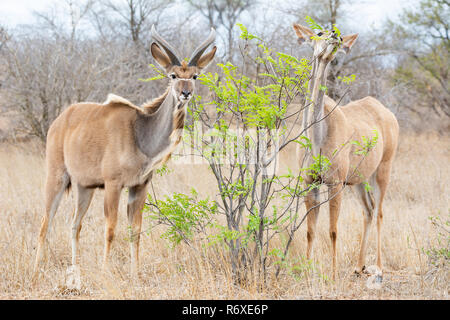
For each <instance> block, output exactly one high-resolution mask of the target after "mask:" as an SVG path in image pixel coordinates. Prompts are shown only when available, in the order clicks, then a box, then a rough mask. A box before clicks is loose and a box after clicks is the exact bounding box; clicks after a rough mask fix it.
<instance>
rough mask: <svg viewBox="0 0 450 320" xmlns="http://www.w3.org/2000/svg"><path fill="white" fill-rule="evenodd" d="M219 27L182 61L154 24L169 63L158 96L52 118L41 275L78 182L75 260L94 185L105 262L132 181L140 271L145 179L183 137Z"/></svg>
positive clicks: (134, 250) (160, 57) (134, 252)
mask: <svg viewBox="0 0 450 320" xmlns="http://www.w3.org/2000/svg"><path fill="white" fill-rule="evenodd" d="M214 40H215V31H214V29H212V30H211V32H210V34H209V36H208V38H207V39H206V40H205V41H204V42H203V43H202V44H200V46H199V47H198V48H197V49H196V50H195V51H194V53H193V54H192V57H191V59H190V60H189V62H186V61H184V60H181V59H179V58H178V56H177V55H176V53H175V50H174V49H173V47H172V46H170V45H169V44H168V43H167V42H166V41H165V40H164V39H163V38H162V37H161V36H160V35H159V34H158V33H157V32H156V30H155V28H154V27H152V41H153V42H152V44H151V47H150V49H151V54H152V56H153V58H154V59H155V60H156V61H157V62H158V64H159V65H160V66H161V67H162V68H163V69H164V70H165V72H166V74H167V75H168V77H169V79H170V82H169V86H168V87H167V89H166V91H165V92H164V93H163V94H162V95H161V96H160V97H158V98H156V99H154V100H152V101H150V102H147V103H145V104H144V105H142V106H140V107H139V106H135V105H134V104H132V103H131V102H129V101H127V100H126V99H124V98H121V97H118V96H115V95H111V94H110V95H109V96H108V98H107V100H106V102H104V103H103V104H97V103H78V104H74V105H71V106H70V107H68V108H67V109H66V110H65V111H64V112H62V113H61V114H60V115H59V116H58V118H56V120H55V121H54V122H53V123H52V125H51V127H50V129H49V131H48V137H47V147H46V163H47V180H46V186H45V208H46V212H45V215H44V217H43V220H42V226H41V230H40V234H39V244H38V249H37V255H36V260H35V266H34V269H35V275H36V271H37V269H38V267H39V263H40V260H41V258H42V254H43V246H44V242H45V238H46V235H47V230H48V228H49V225H50V224H51V221H52V219H53V217H54V215H55V213H56V210H57V207H58V204H59V202H60V200H61V196H62V195H63V193H64V191H65V190H67V189H69V187H70V186H73V187H75V188H76V189H77V191H78V192H77V200H76V201H77V202H76V211H75V214H74V217H73V222H72V264H73V265H77V252H78V239H79V235H80V230H81V221H82V219H83V216H84V215H85V213H86V211H87V209H88V207H89V204H90V202H91V199H92V195H93V193H94V190H95V189H96V188H104V190H105V191H104V192H105V194H104V214H105V217H106V228H105V247H104V260H103V266H104V267H106V266H107V265H108V256H109V252H110V248H111V243H112V241H113V238H114V229H115V227H116V223H117V210H118V205H119V198H120V193H121V190H122V189H123V188H128V193H129V194H128V206H127V216H128V224H129V226H130V233H131V234H130V242H131V245H130V246H131V273H132V275H134V276H135V275H136V274H137V268H138V251H139V234H140V231H141V223H142V212H141V211H142V208H143V206H144V202H145V199H146V194H147V185H148V183H149V181H150V179H151V178H152V172H153V170H154V169H155V167H156V166H157V165H161V164H162V163H164V162H166V161H167V160H168V159H169V157H170V155H171V152H173V151H174V148H175V147H176V145H177V144H178V143H179V142H180V140H181V133H182V129H183V125H184V118H185V112H186V110H185V108H186V106H187V103H188V101H189V100H190V99H191V97H192V95H193V93H194V88H195V80H196V78H197V76H198V74H199V73H201V72H202V71H203V70H204V68H205V67H206V66H207V65H208V64H209V63H210V62H211V61H212V60H213V58H214V55H215V53H216V49H217V48H216V47H215V46H214V47H213V48H212V50H211V51H209V52H208V53H204V52H205V50H206V49H207V47H208V46H209V45H210V44H212V43H213V41H214Z"/></svg>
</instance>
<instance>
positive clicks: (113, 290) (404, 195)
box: [0, 134, 450, 299]
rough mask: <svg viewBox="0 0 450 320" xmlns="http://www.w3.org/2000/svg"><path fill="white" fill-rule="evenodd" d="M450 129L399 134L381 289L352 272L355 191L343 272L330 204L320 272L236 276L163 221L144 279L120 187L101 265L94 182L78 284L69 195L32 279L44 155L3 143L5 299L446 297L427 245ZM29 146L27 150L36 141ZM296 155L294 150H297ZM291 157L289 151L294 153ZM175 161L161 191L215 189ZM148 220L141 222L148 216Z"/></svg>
mask: <svg viewBox="0 0 450 320" xmlns="http://www.w3.org/2000/svg"><path fill="white" fill-rule="evenodd" d="M449 145H450V138H449V137H448V136H444V137H443V136H437V135H433V134H428V135H421V136H415V135H408V136H407V135H403V136H402V137H401V145H400V147H399V152H398V156H397V159H396V161H395V166H394V170H393V174H392V180H391V184H390V187H389V191H388V195H387V199H386V201H385V207H384V212H385V219H384V229H383V231H384V232H383V250H382V252H383V257H384V266H385V274H384V281H383V287H382V289H381V290H370V289H368V288H367V287H366V285H365V283H366V280H367V278H365V277H361V278H357V277H355V276H354V275H352V271H353V268H354V266H355V263H356V259H357V255H358V250H359V241H360V237H361V233H362V214H361V207H360V205H359V203H358V202H357V200H356V198H355V196H354V194H353V192H352V191H351V190H350V189H348V190H346V194H347V197H345V201H344V204H343V209H342V212H341V216H340V219H339V234H338V250H339V252H338V280H337V281H336V282H334V283H332V282H330V281H326V280H323V279H322V277H321V275H326V274H329V272H330V245H329V238H328V230H327V229H328V214H327V212H326V208H323V209H322V210H321V215H320V217H319V224H318V229H319V236H318V239H317V242H316V246H315V258H316V268H317V271H316V272H312V273H309V274H308V275H307V276H306V277H302V278H301V279H296V278H294V277H293V276H291V275H289V274H288V273H287V272H285V273H283V274H282V275H281V276H280V278H279V279H278V280H275V279H272V278H270V279H268V282H267V286H266V287H265V288H263V289H259V288H258V281H257V280H255V281H250V282H249V283H248V284H247V285H244V286H236V285H234V284H233V282H232V281H231V277H230V272H229V270H228V269H227V267H226V263H223V262H224V261H223V260H225V259H226V258H224V257H222V256H221V255H220V252H219V253H214V254H211V255H210V258H213V259H214V261H212V262H211V261H208V260H206V259H205V258H204V257H202V256H201V255H199V254H198V253H197V251H195V250H193V249H191V248H189V247H187V246H186V245H183V244H181V245H179V246H178V247H176V248H174V249H171V248H169V247H168V245H167V243H166V242H165V240H163V239H161V238H160V234H161V233H162V232H163V227H160V228H159V229H156V230H154V232H152V233H151V234H149V235H144V236H143V237H142V238H141V254H140V256H141V273H140V278H141V280H140V281H139V283H132V282H131V281H130V278H129V276H128V270H129V249H128V242H127V241H126V218H125V215H126V213H125V212H126V207H125V203H126V199H125V196H122V199H121V205H120V215H119V224H118V227H117V232H116V240H115V242H114V247H113V256H112V259H111V261H112V263H113V265H114V271H113V273H112V274H104V273H102V272H101V268H100V266H101V261H102V253H103V222H104V220H103V205H102V204H103V192H102V191H97V192H96V195H95V198H94V201H93V203H92V205H91V207H90V209H89V212H88V214H87V216H86V217H85V219H84V221H83V230H82V232H81V240H80V248H81V268H82V269H81V277H82V290H81V291H78V292H65V291H64V290H63V288H64V283H65V277H66V274H65V272H66V269H67V267H68V266H69V265H70V260H71V250H70V235H69V228H70V218H71V215H72V212H73V210H74V199H73V195H72V194H70V195H69V196H68V197H67V198H66V199H64V200H63V201H62V203H61V205H60V208H59V210H58V213H57V215H56V218H55V220H54V224H53V228H52V231H51V234H50V237H49V248H48V250H47V252H48V256H47V259H45V263H44V264H43V267H42V268H43V270H45V272H43V273H42V275H41V278H40V280H39V282H38V284H37V286H36V287H32V286H31V284H30V279H31V275H32V265H33V260H34V255H35V246H36V241H37V234H38V231H39V226H40V220H41V217H42V214H43V201H42V198H43V184H44V160H43V156H42V153H41V152H38V151H36V150H37V148H36V147H33V145H31V144H27V145H23V146H21V147H14V146H10V145H9V146H8V145H3V146H0V184H1V186H2V188H1V189H0V212H1V214H0V274H1V280H0V298H4V299H15V298H20V299H23V298H25V299H28V298H33V299H78V298H83V299H115V298H118V299H149V298H150V299H303V298H306V299H311V298H312V299H336V298H337V299H377V298H383V299H405V298H413V299H415V298H418V299H430V298H431V299H435V298H440V299H448V294H449V273H448V265H445V266H444V267H443V268H434V269H432V268H431V267H430V264H429V262H428V259H427V256H426V255H425V254H424V253H423V252H422V250H421V249H422V248H429V247H430V246H432V245H435V244H436V242H437V231H436V230H435V228H433V227H432V225H431V223H430V221H429V219H428V217H429V216H441V217H442V218H443V219H448V215H449V208H450V207H449V196H448V195H449V194H450V190H449V186H448V181H450V171H449V160H450V155H449ZM30 149H31V150H30ZM291 158H292V159H295V157H294V156H291ZM292 159H288V162H289V161H292ZM170 167H171V169H173V171H172V172H171V173H170V174H168V175H166V176H163V177H159V176H156V177H155V179H154V181H153V183H154V185H155V187H156V190H157V192H158V193H159V194H168V193H170V192H174V191H177V192H186V191H187V190H189V189H190V187H192V186H195V187H196V188H197V190H199V191H200V193H210V192H211V190H214V181H212V180H208V178H207V177H208V175H209V173H208V171H207V169H206V168H204V167H202V166H200V165H197V166H194V167H190V168H187V167H185V166H181V165H180V166H175V165H173V164H172V165H170ZM146 224H147V223H145V222H144V225H146ZM375 236H376V232H375V228H373V229H372V232H371V235H370V239H369V241H370V242H369V249H368V255H367V264H368V265H370V264H374V263H375V254H376V241H375ZM296 238H297V239H296V241H295V243H294V245H293V246H292V247H291V254H292V256H297V255H298V256H299V255H301V254H303V253H304V252H305V247H306V235H305V228H304V227H302V228H301V229H300V230H299V232H298V234H297V236H296Z"/></svg>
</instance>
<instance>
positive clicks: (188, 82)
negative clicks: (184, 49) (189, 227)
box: [151, 26, 217, 104]
mask: <svg viewBox="0 0 450 320" xmlns="http://www.w3.org/2000/svg"><path fill="white" fill-rule="evenodd" d="M215 38H216V32H215V31H214V29H213V28H211V32H210V33H209V36H208V38H207V39H206V40H205V41H203V42H202V43H201V44H200V45H199V46H198V47H197V49H195V50H194V53H193V54H192V56H191V58H190V59H189V62H186V61H185V60H181V59H179V58H178V56H177V54H176V51H175V50H174V48H173V47H172V46H171V45H170V44H169V43H167V41H165V40H164V39H163V38H162V37H161V36H160V35H159V34H158V33H157V32H156V29H155V26H152V40H153V42H152V44H151V53H152V56H153V58H154V59H155V60H156V62H158V64H159V65H160V66H161V67H162V68H163V69H164V70H165V72H166V74H167V76H168V77H169V79H170V84H169V86H170V87H171V90H170V91H171V93H172V94H173V96H174V98H175V99H176V100H177V101H178V102H180V103H182V104H185V103H186V102H188V101H189V100H190V99H191V98H192V95H193V93H194V90H195V80H196V79H197V77H198V75H199V74H200V73H201V72H202V71H203V70H204V69H205V68H206V67H207V66H208V65H209V63H210V62H211V61H212V59H213V58H214V55H215V53H216V49H217V47H216V46H214V47H213V48H212V49H211V51H209V52H208V53H204V52H205V50H206V49H207V48H208V46H209V45H210V44H211V43H213V42H214V40H215Z"/></svg>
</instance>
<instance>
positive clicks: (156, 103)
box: [141, 86, 170, 114]
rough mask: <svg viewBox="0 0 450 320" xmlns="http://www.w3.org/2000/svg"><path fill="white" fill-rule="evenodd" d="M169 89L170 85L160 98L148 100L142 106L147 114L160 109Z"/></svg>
mask: <svg viewBox="0 0 450 320" xmlns="http://www.w3.org/2000/svg"><path fill="white" fill-rule="evenodd" d="M169 90H170V86H169V87H167V89H166V91H165V92H164V93H163V94H162V95H161V96H159V97H158V98H155V99H153V100H150V101H147V102H146V103H144V104H143V105H142V107H141V108H142V110H143V112H144V113H146V114H152V113H155V112H156V111H158V109H159V107H160V106H161V104H162V103H163V102H164V100H165V99H166V97H167V95H168V94H169Z"/></svg>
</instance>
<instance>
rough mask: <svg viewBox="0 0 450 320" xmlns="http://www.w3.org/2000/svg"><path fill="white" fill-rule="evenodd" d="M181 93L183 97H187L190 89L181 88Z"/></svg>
mask: <svg viewBox="0 0 450 320" xmlns="http://www.w3.org/2000/svg"><path fill="white" fill-rule="evenodd" d="M181 94H182V95H183V96H184V97H185V98H187V97H189V95H190V94H191V92H190V91H187V90H183V91H181Z"/></svg>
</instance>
